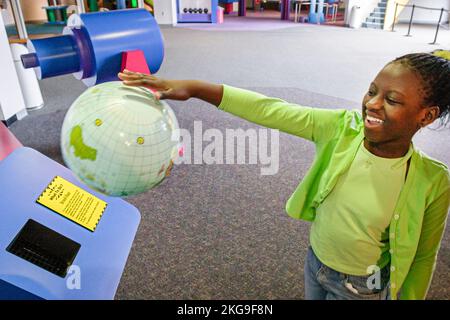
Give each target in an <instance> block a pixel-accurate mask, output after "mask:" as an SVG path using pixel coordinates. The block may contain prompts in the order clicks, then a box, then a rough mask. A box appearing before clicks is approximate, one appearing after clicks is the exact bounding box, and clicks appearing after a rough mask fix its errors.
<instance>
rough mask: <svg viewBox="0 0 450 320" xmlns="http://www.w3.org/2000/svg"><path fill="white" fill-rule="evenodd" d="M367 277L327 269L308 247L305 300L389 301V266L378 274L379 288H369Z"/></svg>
mask: <svg viewBox="0 0 450 320" xmlns="http://www.w3.org/2000/svg"><path fill="white" fill-rule="evenodd" d="M369 277H370V276H352V275H347V274H344V273H340V272H338V271H335V270H333V269H331V268H329V267H327V266H326V265H324V264H323V263H322V262H320V261H319V259H318V258H317V256H316V255H315V254H314V251H313V250H312V248H311V246H310V247H309V249H308V254H307V257H306V262H305V299H306V300H389V299H390V295H389V265H388V266H386V267H385V268H383V269H382V270H380V272H379V278H380V281H379V284H380V286H379V288H374V289H370V288H369V287H370V286H369V285H368V284H367V281H368V279H369Z"/></svg>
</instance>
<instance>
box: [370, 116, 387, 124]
mask: <svg viewBox="0 0 450 320" xmlns="http://www.w3.org/2000/svg"><path fill="white" fill-rule="evenodd" d="M367 120H369V121H370V122H376V123H383V122H384V121H383V120H380V119H377V118H373V117H371V116H367Z"/></svg>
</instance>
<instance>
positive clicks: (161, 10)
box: [153, 0, 178, 25]
mask: <svg viewBox="0 0 450 320" xmlns="http://www.w3.org/2000/svg"><path fill="white" fill-rule="evenodd" d="M153 5H154V8H153V9H154V10H155V19H156V21H157V22H158V24H171V25H176V24H177V20H178V19H177V2H176V0H154V1H153Z"/></svg>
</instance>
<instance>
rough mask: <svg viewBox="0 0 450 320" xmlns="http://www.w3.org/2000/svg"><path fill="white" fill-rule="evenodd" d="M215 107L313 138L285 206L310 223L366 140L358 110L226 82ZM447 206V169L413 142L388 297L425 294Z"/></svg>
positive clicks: (395, 228)
mask: <svg viewBox="0 0 450 320" xmlns="http://www.w3.org/2000/svg"><path fill="white" fill-rule="evenodd" d="M219 109H221V110H224V111H226V112H229V113H231V114H234V115H236V116H238V117H241V118H243V119H246V120H248V121H251V122H254V123H257V124H259V125H262V126H265V127H269V128H274V129H278V130H280V131H283V132H286V133H289V134H293V135H296V136H299V137H301V138H304V139H308V140H310V141H312V142H314V144H315V146H316V157H315V159H314V162H313V164H312V166H311V168H310V169H309V170H308V172H307V173H306V175H305V177H304V178H303V180H302V181H301V182H300V184H299V185H298V187H297V188H296V190H295V191H294V193H293V194H292V195H291V197H290V199H289V200H288V202H287V204H286V211H287V212H288V214H289V215H290V216H291V217H293V218H296V219H304V220H307V221H314V218H315V216H316V209H317V207H318V206H319V205H320V204H321V203H322V201H323V200H324V199H325V198H326V197H327V196H328V194H329V193H330V192H331V191H332V190H333V187H334V185H335V184H336V182H337V180H338V179H339V176H340V175H341V174H342V173H344V172H345V171H346V170H347V169H348V167H349V166H350V164H351V162H352V161H353V159H354V157H355V155H356V152H357V150H358V147H359V145H360V144H361V142H362V140H363V139H364V122H363V119H362V117H361V114H360V113H359V112H357V111H349V110H327V109H317V108H309V107H302V106H299V105H295V104H290V103H288V102H285V101H283V100H280V99H276V98H270V97H266V96H264V95H261V94H258V93H255V92H252V91H248V90H243V89H238V88H234V87H230V86H227V85H224V93H223V98H222V101H221V104H220V105H219ZM449 206H450V176H449V171H448V168H447V167H446V166H445V165H444V164H442V163H440V162H438V161H436V160H434V159H431V158H430V157H428V156H426V155H425V154H424V153H422V152H421V151H419V150H417V149H416V148H415V147H414V151H413V154H412V156H411V162H410V167H409V171H408V175H407V178H406V181H405V185H404V186H403V188H402V191H401V193H400V196H399V199H398V202H397V204H396V207H395V211H394V215H393V217H392V220H391V223H390V241H389V242H390V248H391V273H390V286H391V297H392V299H397V298H398V297H400V299H425V298H426V295H427V292H428V289H429V286H430V283H431V279H432V276H433V272H434V269H435V266H436V258H437V254H438V251H439V247H440V243H441V240H442V236H443V234H444V229H445V226H446V220H447V214H448V209H449Z"/></svg>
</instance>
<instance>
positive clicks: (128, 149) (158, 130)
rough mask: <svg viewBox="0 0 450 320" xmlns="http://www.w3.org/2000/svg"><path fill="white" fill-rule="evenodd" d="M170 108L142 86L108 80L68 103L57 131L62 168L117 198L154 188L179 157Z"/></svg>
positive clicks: (175, 131)
mask: <svg viewBox="0 0 450 320" xmlns="http://www.w3.org/2000/svg"><path fill="white" fill-rule="evenodd" d="M178 129H179V126H178V121H177V118H176V117H175V114H174V112H173V110H172V109H171V108H170V106H169V105H168V104H167V103H166V102H163V101H159V100H156V99H155V98H154V95H153V93H152V92H151V91H150V90H148V89H145V88H141V87H131V86H125V85H124V84H123V83H122V82H120V81H113V82H106V83H102V84H99V85H96V86H94V87H91V88H89V89H87V90H86V91H85V92H84V93H83V94H81V95H80V96H79V97H78V98H77V99H76V100H75V101H74V102H73V104H72V105H71V107H70V108H69V110H68V111H67V114H66V116H65V118H64V122H63V125H62V130H61V153H62V156H63V159H64V162H65V164H66V165H67V167H68V168H70V169H71V170H72V171H73V173H74V174H75V175H76V176H77V177H78V178H79V179H80V180H81V181H83V182H84V183H86V184H87V185H88V186H90V187H91V188H93V189H95V190H97V191H100V192H102V193H104V194H107V195H111V196H118V197H126V196H131V195H136V194H139V193H142V192H145V191H147V190H149V189H150V188H152V187H154V186H156V185H158V184H159V183H160V182H161V181H162V180H163V179H164V178H165V177H166V176H167V175H168V174H169V173H170V170H171V167H172V164H173V161H174V159H175V157H176V156H177V154H178V143H179V130H178Z"/></svg>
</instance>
